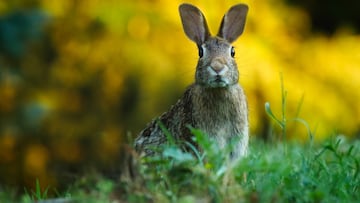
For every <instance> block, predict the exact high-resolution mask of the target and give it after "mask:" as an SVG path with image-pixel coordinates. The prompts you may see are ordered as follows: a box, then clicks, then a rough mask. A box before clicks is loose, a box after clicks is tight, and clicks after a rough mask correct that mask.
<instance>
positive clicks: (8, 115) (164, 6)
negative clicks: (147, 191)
mask: <svg viewBox="0 0 360 203" xmlns="http://www.w3.org/2000/svg"><path fill="white" fill-rule="evenodd" d="M181 2H182V1H165V0H155V1H154V0H153V1H150V0H135V1H130V0H111V1H99V0H88V1H80V0H76V1H46V0H32V1H26V2H23V1H20V0H14V1H1V2H0V149H1V150H0V182H1V184H2V183H4V184H5V183H6V184H11V185H18V186H20V185H27V186H32V185H33V183H34V182H35V181H34V180H35V179H37V178H38V179H39V180H40V182H41V185H44V186H48V185H52V186H59V185H60V186H61V185H63V184H66V183H67V181H68V180H72V179H74V178H76V176H74V174H76V173H77V172H79V171H82V170H84V169H85V170H90V169H91V168H92V167H93V166H95V165H96V166H97V167H99V168H103V169H104V170H110V171H111V170H112V169H115V168H117V167H118V165H119V163H120V160H121V145H122V144H123V143H125V142H126V141H125V140H126V134H127V133H128V132H130V134H131V135H132V136H136V133H137V132H138V131H139V130H141V128H142V127H144V126H145V124H146V123H147V122H148V121H150V120H151V119H152V118H153V117H154V116H157V115H159V114H161V113H162V112H163V111H166V110H167V109H168V108H169V107H170V105H171V104H173V103H174V102H175V101H176V100H177V99H178V98H179V97H180V96H181V94H182V92H183V91H184V89H185V87H186V86H187V85H188V84H190V83H191V82H192V81H193V78H194V69H195V65H196V62H197V54H196V53H197V50H196V46H195V45H194V44H193V43H192V42H191V41H190V40H188V39H187V38H186V36H185V35H184V34H183V31H182V27H181V23H180V19H179V16H178V11H177V10H178V5H179V4H180V3H181ZM189 2H192V3H194V4H196V5H198V6H199V7H200V8H201V9H202V10H203V12H204V13H205V15H206V17H207V21H208V23H209V26H210V29H211V30H212V32H213V33H216V31H217V30H216V29H217V28H218V26H219V23H220V20H221V17H222V15H223V14H224V13H225V11H226V10H227V9H228V8H229V7H230V6H231V5H233V4H235V3H238V2H237V1H233V0H231V1H226V2H225V1H215V0H210V1H205V0H200V1H194V0H191V1H189ZM243 2H245V3H247V4H249V7H250V12H249V16H248V21H247V25H246V29H245V33H244V34H243V36H242V37H241V38H240V39H239V40H238V41H237V42H236V43H235V46H236V49H237V50H236V51H237V53H236V58H237V62H238V65H239V70H240V73H241V81H240V83H241V84H242V85H243V86H244V89H245V91H246V93H247V95H248V100H249V106H250V109H249V111H250V124H251V131H252V135H257V136H261V137H264V138H266V137H267V134H268V132H269V129H271V123H270V121H269V119H268V118H267V116H266V114H265V111H264V103H265V102H266V101H269V102H270V103H271V105H272V108H273V109H274V112H280V110H279V109H280V108H281V91H280V77H279V73H280V72H281V73H282V74H283V76H284V81H285V87H286V89H287V92H288V97H287V100H288V102H287V103H288V106H287V107H288V109H289V110H288V112H289V114H291V113H293V114H295V113H296V111H297V106H298V103H299V102H300V101H301V98H302V97H303V98H304V101H303V104H302V110H301V114H300V117H302V118H304V119H305V120H307V121H308V122H309V125H310V127H311V128H312V130H313V131H316V133H315V139H317V140H319V139H322V138H324V137H326V136H328V135H330V134H331V133H332V132H334V131H335V130H337V131H338V132H340V133H343V134H345V135H346V136H354V135H356V133H359V130H360V106H359V102H358V101H359V99H360V92H359V88H360V81H359V76H360V69H359V65H360V43H359V42H360V37H359V36H358V35H355V34H353V32H352V30H351V28H349V27H344V28H343V27H339V28H338V29H337V31H336V32H335V33H334V34H333V35H332V36H331V37H328V36H326V35H323V34H321V33H315V34H314V33H312V32H311V24H310V21H311V20H310V17H309V15H308V14H307V13H306V11H305V10H302V9H300V8H298V7H294V6H289V5H287V4H285V3H284V1H282V0H272V1H265V0H256V1H250V0H244V1H243ZM288 131H289V133H288V134H289V135H290V138H294V139H300V140H301V139H305V138H307V137H306V133H305V132H306V129H304V128H303V127H302V126H301V125H296V123H294V124H293V126H291V125H290V126H289V127H288ZM304 135H305V136H304ZM0 187H1V185H0ZM0 189H1V188H0Z"/></svg>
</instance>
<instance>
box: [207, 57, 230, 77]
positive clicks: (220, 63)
mask: <svg viewBox="0 0 360 203" xmlns="http://www.w3.org/2000/svg"><path fill="white" fill-rule="evenodd" d="M210 66H211V69H213V70H214V71H215V72H216V74H218V75H221V74H222V73H223V72H224V70H225V67H226V65H225V60H224V59H223V58H215V59H214V60H212V61H211V64H210Z"/></svg>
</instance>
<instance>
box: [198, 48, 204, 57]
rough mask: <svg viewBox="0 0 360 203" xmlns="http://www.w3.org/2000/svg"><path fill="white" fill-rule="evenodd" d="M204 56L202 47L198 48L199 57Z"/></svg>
mask: <svg viewBox="0 0 360 203" xmlns="http://www.w3.org/2000/svg"><path fill="white" fill-rule="evenodd" d="M203 55H204V50H203V47H201V46H199V57H200V58H202V57H203Z"/></svg>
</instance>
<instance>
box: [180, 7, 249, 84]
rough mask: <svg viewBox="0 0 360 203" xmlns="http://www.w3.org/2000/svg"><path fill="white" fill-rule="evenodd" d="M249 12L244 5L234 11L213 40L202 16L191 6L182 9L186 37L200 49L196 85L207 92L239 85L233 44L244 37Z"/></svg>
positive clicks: (226, 15) (229, 13) (228, 13)
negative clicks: (241, 36) (242, 35)
mask: <svg viewBox="0 0 360 203" xmlns="http://www.w3.org/2000/svg"><path fill="white" fill-rule="evenodd" d="M247 11H248V6H247V5H245V4H237V5H235V6H233V7H231V8H230V9H229V11H228V12H227V13H226V14H225V15H224V17H223V19H222V22H221V25H220V28H219V32H218V34H217V35H216V36H211V34H210V31H209V28H208V25H207V23H206V20H205V17H204V15H203V14H202V12H201V11H200V10H199V9H198V8H197V7H195V6H193V5H191V4H182V5H180V7H179V12H180V17H181V21H182V24H183V28H184V31H185V34H186V35H187V36H188V38H189V39H190V40H192V41H194V42H195V43H196V44H197V47H198V49H199V61H198V64H197V68H196V74H195V83H196V84H198V85H202V86H204V87H206V88H225V87H229V86H231V85H235V84H237V83H238V80H239V72H238V69H237V65H236V62H235V59H234V56H235V49H234V47H233V46H232V45H231V43H232V42H233V41H235V40H236V39H237V38H238V37H239V36H240V35H241V34H242V33H243V31H244V26H245V20H246V14H247Z"/></svg>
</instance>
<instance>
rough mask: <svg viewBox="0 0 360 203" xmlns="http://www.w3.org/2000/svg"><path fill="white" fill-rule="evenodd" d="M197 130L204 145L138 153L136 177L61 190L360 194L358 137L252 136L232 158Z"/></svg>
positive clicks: (134, 197) (307, 196)
mask: <svg viewBox="0 0 360 203" xmlns="http://www.w3.org/2000/svg"><path fill="white" fill-rule="evenodd" d="M193 133H194V134H195V136H196V139H197V140H198V143H199V144H200V146H201V147H202V148H203V149H204V151H203V152H202V153H197V154H198V155H197V156H196V155H195V156H194V153H186V152H183V151H182V150H181V149H180V148H178V147H177V146H176V145H173V144H169V145H164V146H162V150H163V153H161V154H159V155H156V156H154V157H148V158H144V159H142V160H141V163H140V164H139V165H138V168H136V169H135V170H138V175H137V176H136V177H135V178H125V179H121V181H114V180H107V179H105V178H98V179H96V181H88V182H86V181H85V182H84V183H82V184H83V185H84V184H85V185H86V184H88V185H87V187H86V188H84V187H82V186H76V185H75V186H73V187H72V189H71V190H69V191H68V195H67V196H66V197H65V196H60V197H59V198H64V202H71V201H70V200H72V201H74V202H111V201H112V200H114V199H117V200H119V199H120V200H122V201H125V202H184V203H185V202H186V203H187V202H359V200H360V188H359V187H360V174H359V173H360V164H359V160H360V151H359V150H360V142H359V141H349V140H346V139H345V138H343V137H333V138H331V139H329V140H327V141H326V142H324V143H322V144H318V145H315V146H313V147H311V148H310V147H309V145H301V144H298V143H289V142H287V143H285V144H284V143H272V144H271V143H264V142H262V141H259V140H256V139H252V140H251V144H250V146H251V147H250V153H249V156H247V157H246V158H244V159H242V160H239V161H237V162H235V163H233V162H232V160H230V159H229V158H228V152H227V149H226V150H220V149H219V148H218V147H217V146H216V145H215V144H214V143H212V142H211V141H209V140H208V139H207V137H206V136H205V135H204V134H203V133H201V132H200V131H197V130H193ZM37 188H40V187H39V186H38V187H37ZM47 190H48V189H46V190H45V191H40V189H36V190H35V191H32V192H27V193H26V194H25V195H24V196H23V198H22V199H21V200H22V202H32V201H36V200H44V198H46V193H47ZM1 197H4V198H5V199H1ZM29 199H30V200H32V201H29ZM0 201H1V202H9V197H5V196H2V195H0ZM40 202H41V201H40Z"/></svg>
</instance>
